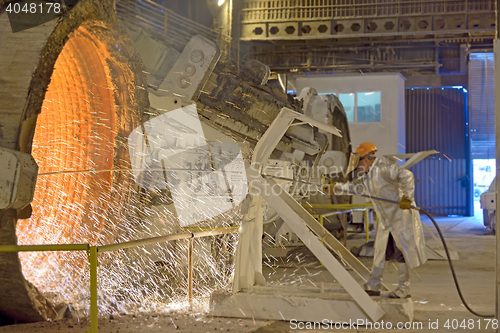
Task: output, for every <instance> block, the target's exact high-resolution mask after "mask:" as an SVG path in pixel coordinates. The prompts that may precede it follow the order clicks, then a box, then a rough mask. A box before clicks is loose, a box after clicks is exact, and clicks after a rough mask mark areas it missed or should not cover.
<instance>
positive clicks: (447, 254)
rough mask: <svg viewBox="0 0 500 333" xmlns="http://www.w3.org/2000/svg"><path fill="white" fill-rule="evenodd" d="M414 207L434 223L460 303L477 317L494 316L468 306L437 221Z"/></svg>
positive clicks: (422, 210)
mask: <svg viewBox="0 0 500 333" xmlns="http://www.w3.org/2000/svg"><path fill="white" fill-rule="evenodd" d="M412 208H413V207H412ZM415 208H416V209H417V210H418V211H420V212H422V213H424V214H425V215H427V216H428V217H429V218H430V219H431V221H432V223H433V224H434V226H435V227H436V230H437V231H438V234H439V237H440V238H441V242H443V246H444V250H445V251H446V257H447V258H448V263H449V264H450V269H451V274H452V275H453V280H454V281H455V286H456V287H457V291H458V295H459V296H460V299H461V300H462V303H464V306H465V307H466V308H467V310H469V312H470V313H472V314H474V315H476V316H478V317H483V318H495V315H494V314H488V315H486V314H481V313H478V312H476V311H474V310H472V309H471V308H470V306H469V305H468V304H467V302H466V301H465V299H464V296H463V295H462V291H461V290H460V286H459V285H458V280H457V276H456V275H455V269H454V268H453V264H452V262H451V258H450V253H449V252H448V246H446V242H445V240H444V237H443V234H442V233H441V229H439V226H438V224H437V222H436V221H435V220H434V218H433V217H432V215H431V214H429V213H428V212H427V211H425V210H424V209H422V208H419V207H415Z"/></svg>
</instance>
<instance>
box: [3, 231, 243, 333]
mask: <svg viewBox="0 0 500 333" xmlns="http://www.w3.org/2000/svg"><path fill="white" fill-rule="evenodd" d="M237 229H238V227H229V228H189V229H186V231H187V232H183V233H178V234H171V235H166V236H159V237H152V238H144V239H139V240H134V241H129V242H123V243H117V244H109V245H103V246H91V245H89V244H47V245H0V252H32V251H87V254H88V258H89V263H90V330H87V333H97V332H98V324H97V313H98V311H97V310H98V308H97V256H98V253H99V252H107V251H116V250H122V249H127V248H131V247H135V246H141V245H148V244H154V243H161V242H168V241H173V240H179V239H188V240H189V247H188V299H189V304H192V297H193V247H194V241H193V240H194V239H195V238H201V237H208V236H216V235H223V234H229V233H233V232H235V231H236V230H237Z"/></svg>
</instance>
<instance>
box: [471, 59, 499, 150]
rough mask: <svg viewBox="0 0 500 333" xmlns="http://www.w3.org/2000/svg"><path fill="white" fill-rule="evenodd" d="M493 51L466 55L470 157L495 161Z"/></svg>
mask: <svg viewBox="0 0 500 333" xmlns="http://www.w3.org/2000/svg"><path fill="white" fill-rule="evenodd" d="M493 66H494V65H493V52H481V53H471V54H470V56H469V113H470V136H471V141H472V158H495V92H494V88H495V76H494V67H493Z"/></svg>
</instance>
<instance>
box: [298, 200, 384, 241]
mask: <svg viewBox="0 0 500 333" xmlns="http://www.w3.org/2000/svg"><path fill="white" fill-rule="evenodd" d="M302 207H304V208H309V209H329V210H334V212H329V213H325V214H314V215H313V217H314V218H317V219H318V220H319V223H321V225H323V222H324V219H325V217H328V216H331V215H336V214H343V213H347V212H351V211H363V214H364V216H365V234H366V242H367V243H368V242H369V241H370V234H369V231H370V226H369V223H368V222H369V221H368V211H369V210H370V209H373V204H372V203H371V202H368V203H360V204H309V203H306V204H302ZM376 219H377V225H378V218H377V217H376ZM343 227H344V228H345V227H346V226H343ZM344 232H345V234H344V236H347V229H344ZM345 239H346V237H344V240H345Z"/></svg>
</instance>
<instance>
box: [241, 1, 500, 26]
mask: <svg viewBox="0 0 500 333" xmlns="http://www.w3.org/2000/svg"><path fill="white" fill-rule="evenodd" d="M494 11H495V1H493V0H477V1H456V0H416V1H404V0H389V1H387V0H367V1H362V2H361V1H353V0H307V1H304V0H274V1H269V0H245V1H244V6H243V9H242V11H241V15H242V16H241V19H242V21H241V22H242V23H259V22H276V21H288V20H301V21H308V20H313V21H318V20H329V19H332V18H367V17H401V16H414V15H435V14H460V13H464V14H465V13H482V12H494Z"/></svg>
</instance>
